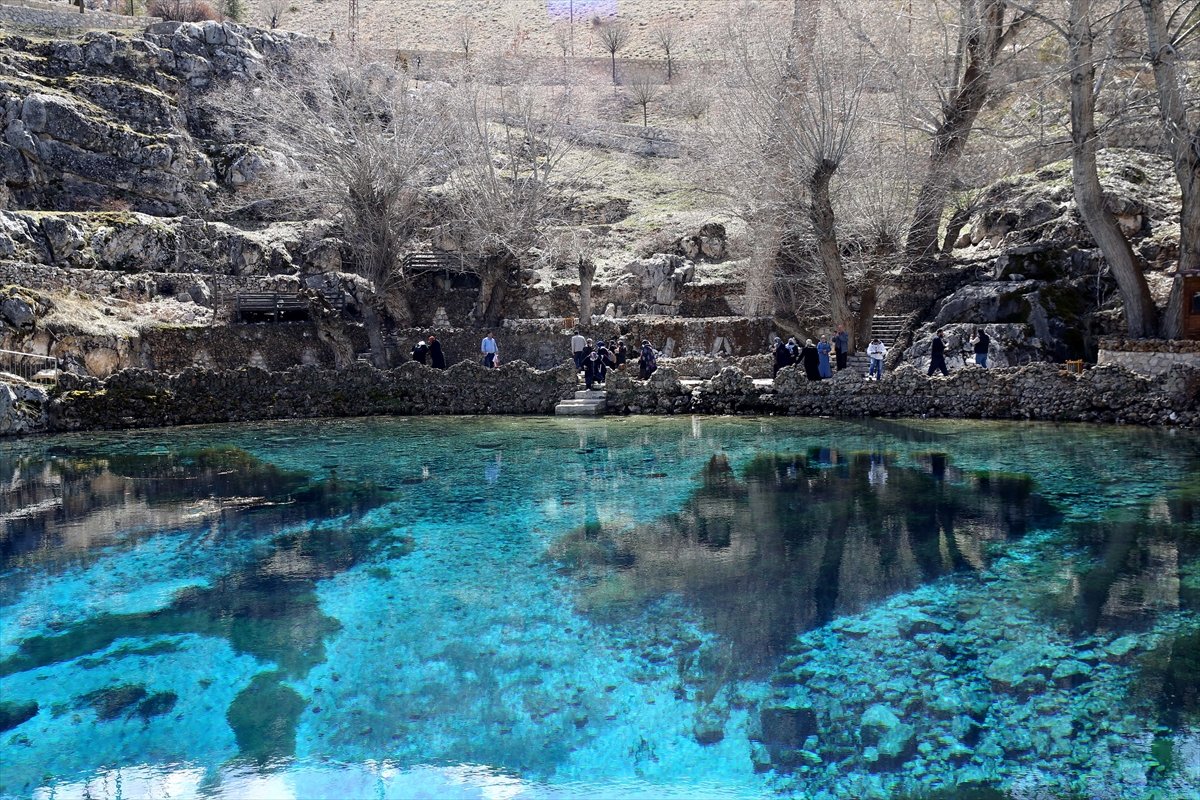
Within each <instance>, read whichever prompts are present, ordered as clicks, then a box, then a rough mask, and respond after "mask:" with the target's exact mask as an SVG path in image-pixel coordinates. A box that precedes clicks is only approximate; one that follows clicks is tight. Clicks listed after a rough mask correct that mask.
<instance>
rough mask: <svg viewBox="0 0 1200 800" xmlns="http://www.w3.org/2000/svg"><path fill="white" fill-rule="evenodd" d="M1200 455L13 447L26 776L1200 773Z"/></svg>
mask: <svg viewBox="0 0 1200 800" xmlns="http://www.w3.org/2000/svg"><path fill="white" fill-rule="evenodd" d="M1114 454H1120V456H1121V457H1120V458H1114ZM1131 465H1136V468H1131ZM1198 466H1200V442H1198V440H1197V438H1196V437H1195V436H1191V435H1184V434H1174V435H1172V434H1169V433H1164V432H1151V431H1136V430H1118V429H1103V428H1085V427H1082V426H1034V425H1000V424H990V423H979V422H968V423H958V422H955V423H951V422H923V421H922V422H916V421H863V422H857V423H856V422H830V421H824V420H749V419H727V418H724V419H701V418H695V419H689V420H652V419H625V420H596V421H593V420H588V421H563V420H554V419H528V420H515V419H488V418H469V419H422V420H413V419H395V420H388V419H371V420H352V421H332V422H331V421H321V422H296V423H280V424H270V425H256V426H232V427H224V428H194V429H187V430H178V431H170V432H154V433H139V434H119V435H118V434H113V435H103V436H95V437H79V436H64V437H54V438H47V439H36V440H26V441H22V442H14V443H5V444H3V445H0V486H2V487H3V492H4V495H3V497H4V504H3V514H0V519H2V520H3V526H4V527H3V530H2V532H0V533H2V535H0V613H2V615H3V620H4V625H3V626H2V630H0V745H2V746H3V749H4V759H5V767H4V769H3V770H0V794H5V795H13V796H29V795H31V794H44V795H45V796H51V795H53V796H54V797H68V796H113V797H116V796H120V797H168V796H171V797H176V796H192V795H199V796H208V797H218V796H223V797H244V796H269V797H334V796H337V797H414V796H421V795H425V796H437V797H488V798H494V797H594V796H620V797H669V796H678V797H697V796H703V797H756V796H762V795H764V794H774V793H779V794H782V795H785V796H787V795H795V796H806V797H846V796H857V797H872V796H878V797H891V796H940V795H939V793H943V794H944V793H945V792H947V791H950V789H951V787H956V788H955V789H954V791H958V792H963V791H970V792H975V793H977V794H978V795H979V796H988V795H989V794H993V795H995V796H1010V795H1011V796H1014V797H1038V796H1061V795H1064V794H1075V795H1081V796H1097V797H1147V798H1149V797H1176V796H1180V797H1182V796H1188V795H1189V794H1195V792H1196V790H1197V785H1198V784H1200V734H1198V733H1197V726H1198V725H1200V718H1198V717H1200V700H1198V697H1197V695H1198V688H1197V675H1200V621H1198V619H1197V600H1198V599H1200V515H1198V514H1197V508H1198V507H1200V486H1197V484H1198V481H1197V480H1196V475H1197V474H1198V471H1197V467H1198Z"/></svg>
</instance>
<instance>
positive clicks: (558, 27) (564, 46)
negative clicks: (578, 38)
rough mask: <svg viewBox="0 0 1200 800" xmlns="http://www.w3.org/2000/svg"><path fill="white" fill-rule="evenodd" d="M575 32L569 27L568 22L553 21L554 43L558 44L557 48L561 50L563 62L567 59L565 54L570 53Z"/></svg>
mask: <svg viewBox="0 0 1200 800" xmlns="http://www.w3.org/2000/svg"><path fill="white" fill-rule="evenodd" d="M574 39H575V32H574V31H573V30H572V28H571V23H569V22H556V23H554V43H555V44H556V45H558V49H559V50H560V51H562V57H563V62H564V63H565V62H566V60H567V56H569V55H570V54H571V48H572V47H573V46H574V43H575V42H574Z"/></svg>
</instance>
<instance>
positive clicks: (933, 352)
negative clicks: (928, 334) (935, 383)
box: [927, 328, 950, 375]
mask: <svg viewBox="0 0 1200 800" xmlns="http://www.w3.org/2000/svg"><path fill="white" fill-rule="evenodd" d="M935 370H941V372H942V374H943V375H949V374H950V370H948V369H946V342H945V340H944V339H942V331H941V329H940V328H939V329H938V332H937V333H935V334H934V335H933V344H932V345H931V346H930V349H929V372H928V373H927V374H929V375H933V373H934V371H935Z"/></svg>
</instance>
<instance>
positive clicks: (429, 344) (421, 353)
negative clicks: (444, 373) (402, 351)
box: [412, 336, 446, 369]
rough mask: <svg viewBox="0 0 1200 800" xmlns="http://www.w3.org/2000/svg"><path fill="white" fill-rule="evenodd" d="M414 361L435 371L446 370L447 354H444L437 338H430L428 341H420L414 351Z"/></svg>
mask: <svg viewBox="0 0 1200 800" xmlns="http://www.w3.org/2000/svg"><path fill="white" fill-rule="evenodd" d="M412 360H413V361H416V362H419V363H421V364H428V365H429V366H431V367H433V368H434V369H445V368H446V354H445V353H443V352H442V343H441V342H439V341H438V338H437V337H436V336H430V337H429V338H428V339H418V340H417V343H416V345H415V346H414V347H413V349H412Z"/></svg>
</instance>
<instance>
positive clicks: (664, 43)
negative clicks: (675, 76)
mask: <svg viewBox="0 0 1200 800" xmlns="http://www.w3.org/2000/svg"><path fill="white" fill-rule="evenodd" d="M676 37H677V32H676V28H675V24H674V21H673V20H667V21H665V22H663V23H660V24H659V25H658V27H656V28H655V29H654V40H655V41H656V42H658V46H659V47H661V48H662V50H663V53H665V54H666V57H667V83H670V82H671V75H672V72H673V67H674V66H675V64H674V60H673V59H672V58H671V50H672V49H673V48H674V47H675V40H676Z"/></svg>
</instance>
